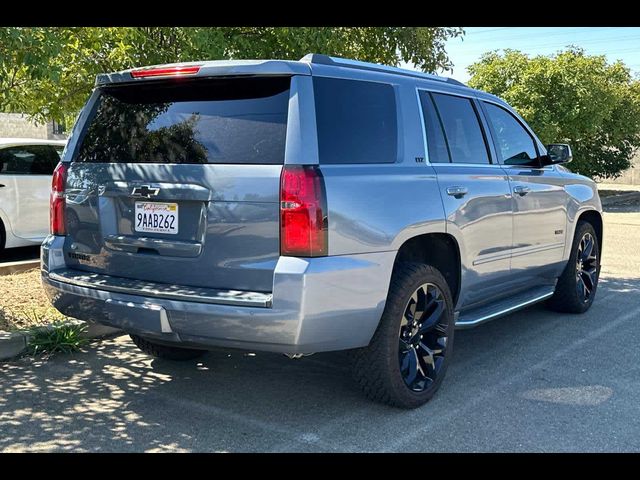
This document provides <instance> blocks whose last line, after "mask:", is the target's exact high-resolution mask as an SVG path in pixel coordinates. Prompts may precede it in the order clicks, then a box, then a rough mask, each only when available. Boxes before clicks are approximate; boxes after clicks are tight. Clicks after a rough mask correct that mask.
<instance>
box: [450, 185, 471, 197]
mask: <svg viewBox="0 0 640 480" xmlns="http://www.w3.org/2000/svg"><path fill="white" fill-rule="evenodd" d="M467 193H469V190H468V189H467V187H461V186H459V185H454V186H453V187H447V195H451V196H452V197H455V198H462V197H464V196H465V195H466V194H467Z"/></svg>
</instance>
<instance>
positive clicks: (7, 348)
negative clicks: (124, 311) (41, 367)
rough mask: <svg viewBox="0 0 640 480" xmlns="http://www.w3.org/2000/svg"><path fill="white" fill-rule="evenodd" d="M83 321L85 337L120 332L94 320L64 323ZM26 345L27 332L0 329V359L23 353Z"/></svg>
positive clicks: (90, 337)
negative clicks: (85, 327) (85, 326)
mask: <svg viewBox="0 0 640 480" xmlns="http://www.w3.org/2000/svg"><path fill="white" fill-rule="evenodd" d="M83 323H84V324H86V325H87V329H86V331H85V332H84V333H83V334H82V337H83V338H86V339H93V338H105V337H110V336H113V335H116V334H119V333H122V330H120V329H118V328H113V327H108V326H106V325H101V324H99V323H94V322H83V321H81V320H70V321H68V322H66V323H65V324H64V325H78V324H83ZM42 328H45V329H53V328H56V327H54V326H52V325H45V326H43V327H42ZM27 345H29V335H28V334H27V333H24V332H3V331H0V361H2V360H9V359H11V358H14V357H17V356H18V355H20V354H22V353H24V352H25V350H26V349H27Z"/></svg>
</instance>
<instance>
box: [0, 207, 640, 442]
mask: <svg viewBox="0 0 640 480" xmlns="http://www.w3.org/2000/svg"><path fill="white" fill-rule="evenodd" d="M630 210H634V211H632V212H628V213H624V212H618V211H616V212H615V213H606V214H605V238H604V255H603V267H602V276H601V282H600V285H599V288H598V292H597V298H596V300H595V303H594V305H593V307H592V308H591V310H590V311H589V312H588V313H587V314H584V315H565V314H557V313H553V312H550V311H547V310H545V308H544V307H543V306H540V305H538V306H534V307H532V308H530V309H528V310H524V311H520V312H518V313H515V314H513V315H510V316H508V317H504V318H502V319H499V320H495V321H493V322H490V323H488V324H485V325H483V326H480V327H478V328H476V329H473V330H463V331H457V332H456V341H455V352H454V356H453V358H452V363H451V365H450V369H449V371H448V373H447V378H446V379H445V381H444V383H443V385H442V387H441V389H440V391H439V392H438V394H437V395H436V396H435V397H434V399H433V400H432V401H431V402H429V403H428V404H427V405H425V406H424V407H422V408H419V409H417V410H413V411H403V410H397V409H394V408H390V407H385V406H381V405H377V404H375V403H371V402H369V401H368V400H366V399H365V398H364V397H362V396H361V395H360V393H359V391H358V390H357V389H356V388H355V386H354V385H353V383H352V382H351V380H350V375H349V368H348V357H347V355H346V354H345V353H326V354H316V355H313V356H311V357H306V358H303V359H301V360H289V359H287V358H286V357H284V356H282V355H277V354H265V353H256V354H250V353H246V352H238V351H224V350H219V351H215V352H211V353H208V354H207V355H206V356H205V357H203V358H202V359H199V360H195V361H188V362H183V363H172V362H168V361H162V360H152V359H150V358H148V357H147V356H145V355H144V354H142V353H140V352H139V351H138V350H137V349H136V347H135V346H134V345H133V343H132V342H131V341H130V340H129V339H128V337H126V336H120V337H117V338H114V339H109V340H106V341H102V342H96V343H93V344H92V345H91V346H90V347H89V348H88V349H87V350H86V351H85V352H83V353H77V354H73V355H57V356H54V357H51V358H48V359H43V358H36V359H34V358H22V359H19V360H16V361H12V362H9V363H4V364H0V452H11V451H85V452H87V451H88V452H107V451H108V452H112V451H164V452H168V451H171V452H175V451H195V452H202V451H205V452H247V451H249V452H254V451H258V452H290V451H293V452H325V451H338V452H353V451H357V452H359V451H366V452H378V451H382V452H414V451H446V452H449V451H462V452H494V451H498V452H512V451H518V452H520V451H533V452H565V451H598V452H602V451H640V401H638V399H639V398H640V349H639V348H638V345H640V249H639V247H640V208H630Z"/></svg>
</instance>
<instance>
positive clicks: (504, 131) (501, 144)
mask: <svg viewBox="0 0 640 480" xmlns="http://www.w3.org/2000/svg"><path fill="white" fill-rule="evenodd" d="M484 106H485V108H486V110H487V116H488V117H489V122H491V126H492V128H493V134H494V135H493V136H494V137H495V142H496V147H497V148H498V151H499V152H500V158H501V159H502V163H504V164H505V165H522V164H528V163H531V160H534V159H535V158H537V157H538V153H537V152H536V147H535V143H534V142H533V138H531V135H529V132H527V131H526V130H525V129H524V127H523V126H522V125H521V124H520V122H519V121H518V120H517V119H516V118H515V117H514V116H513V115H512V114H511V113H509V112H508V111H507V110H505V109H504V108H502V107H499V106H497V105H494V104H493V103H487V102H484Z"/></svg>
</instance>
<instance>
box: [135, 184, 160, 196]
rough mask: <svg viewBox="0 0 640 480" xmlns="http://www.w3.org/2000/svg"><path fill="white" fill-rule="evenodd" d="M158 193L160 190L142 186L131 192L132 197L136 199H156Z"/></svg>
mask: <svg viewBox="0 0 640 480" xmlns="http://www.w3.org/2000/svg"><path fill="white" fill-rule="evenodd" d="M158 193H160V189H159V188H151V187H149V185H142V186H140V187H135V188H134V189H133V191H132V192H131V195H133V196H134V197H145V198H150V197H155V196H156V195H158Z"/></svg>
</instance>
